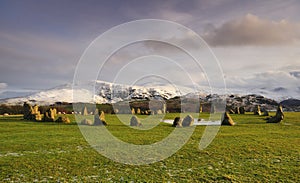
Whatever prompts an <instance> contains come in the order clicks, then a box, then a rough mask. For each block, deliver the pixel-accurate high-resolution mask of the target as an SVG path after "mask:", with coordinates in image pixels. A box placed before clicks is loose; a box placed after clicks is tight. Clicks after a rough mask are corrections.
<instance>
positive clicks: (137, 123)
mask: <svg viewBox="0 0 300 183" xmlns="http://www.w3.org/2000/svg"><path fill="white" fill-rule="evenodd" d="M130 126H142V123H141V122H140V120H139V119H138V118H137V117H136V116H132V117H131V119H130Z"/></svg>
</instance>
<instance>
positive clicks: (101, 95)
mask: <svg viewBox="0 0 300 183" xmlns="http://www.w3.org/2000/svg"><path fill="white" fill-rule="evenodd" d="M91 91H95V93H93V92H91ZM211 91H212V89H211V88H210V87H207V86H201V87H200V86H198V87H197V88H196V89H192V88H189V87H182V86H176V87H175V86H173V85H171V84H166V85H150V86H129V85H124V84H115V83H110V82H104V81H98V80H97V81H90V82H86V83H84V85H80V86H77V85H74V86H73V85H72V84H70V83H69V84H65V85H61V86H58V87H55V88H51V89H48V90H43V91H39V92H35V93H31V94H29V95H27V96H25V97H15V98H8V99H0V103H4V104H8V105H14V104H19V105H21V104H23V103H24V102H28V101H29V102H31V103H37V104H39V105H49V104H53V103H55V102H67V103H73V102H88V103H94V102H96V103H116V102H118V101H123V100H130V99H136V100H139V99H151V98H156V99H170V98H174V97H176V96H181V97H185V98H205V97H207V96H208V95H209V94H210V93H211ZM213 92H215V93H216V94H218V95H219V96H222V98H228V99H227V100H228V101H227V102H228V103H230V104H231V103H233V104H237V105H242V104H243V103H245V105H246V104H248V103H249V101H250V103H255V102H256V103H257V104H260V103H263V102H266V103H267V104H268V103H270V101H271V99H273V100H275V101H276V102H280V101H282V100H286V99H288V98H292V97H294V98H297V97H298V98H300V97H299V92H297V91H290V90H289V89H287V88H283V87H277V88H259V89H257V88H254V89H234V88H230V89H227V90H226V91H224V90H220V89H217V88H214V89H213ZM253 94H256V95H253ZM73 95H74V96H73ZM230 95H232V96H233V97H228V96H230ZM254 99H255V100H254ZM239 101H243V103H239ZM271 103H272V105H275V103H274V102H273V101H272V102H271Z"/></svg>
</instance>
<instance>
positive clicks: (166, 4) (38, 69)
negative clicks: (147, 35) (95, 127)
mask: <svg viewBox="0 0 300 183" xmlns="http://www.w3.org/2000/svg"><path fill="white" fill-rule="evenodd" d="M299 12H300V1H297V0H285V1H282V0H270V1H260V0H257V1H255V0H214V1H210V0H195V1H194V0H189V1H186V0H170V1H167V0H165V1H158V0H157V1H156V0H152V1H148V0H147V1H146V0H145V1H143V0H127V1H123V0H110V1H67V0H64V1H55V0H51V1H38V0H36V1H30V0H24V1H15V0H8V1H4V0H0V25H1V26H0V76H1V77H0V92H3V91H26V90H40V89H47V88H51V87H55V86H57V85H61V84H65V83H68V82H72V80H73V76H74V71H75V68H76V65H77V62H78V61H79V59H80V57H81V55H82V54H83V52H84V50H85V49H86V48H87V47H88V46H89V44H90V43H91V42H92V41H93V40H94V39H95V38H97V37H98V36H99V35H101V34H102V33H104V32H105V31H107V30H108V29H110V28H112V27H114V26H117V25H119V24H122V23H125V22H128V21H133V20H138V19H163V20H170V21H174V22H177V23H179V24H182V25H184V26H186V27H188V28H190V29H192V30H193V31H194V32H196V33H197V34H199V35H200V36H201V37H202V38H203V39H204V40H205V41H206V42H207V43H208V45H209V46H210V47H211V49H212V51H213V52H214V53H215V55H216V57H217V58H218V60H219V61H220V64H221V66H222V69H223V72H224V75H225V80H226V84H227V87H252V88H255V87H284V88H292V89H294V90H295V91H296V92H299V93H300V86H299V83H300V82H299V81H300V14H299ZM139 47H142V48H143V50H146V49H147V48H148V49H150V50H152V51H153V50H155V47H156V48H157V47H159V48H160V47H161V45H157V44H156V43H151V44H147V43H144V44H136V45H133V46H132V48H131V49H128V50H136V49H138V48H139ZM162 47H163V46H162ZM167 47H168V46H166V47H165V50H168V48H167ZM159 50H160V49H157V51H158V52H159ZM145 53H148V52H147V51H146V52H144V54H145ZM149 53H151V51H150V52H149ZM124 55H128V52H126V51H124V50H123V55H122V51H121V52H120V53H119V54H116V55H115V57H114V58H112V61H111V65H112V66H110V67H109V64H108V66H107V68H106V69H108V71H107V74H104V76H103V77H100V78H98V79H102V80H109V78H110V75H109V73H110V71H109V70H110V68H111V69H116V68H118V64H120V65H119V66H121V65H122V59H124ZM118 58H119V60H118V61H117V62H113V59H118ZM128 58H133V56H132V55H130V54H129V55H128V57H127V59H128ZM180 58H182V57H180ZM186 62H187V64H188V61H186ZM149 67H151V66H149ZM156 67H157V66H156ZM87 72H88V71H87Z"/></svg>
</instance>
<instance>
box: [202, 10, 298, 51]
mask: <svg viewBox="0 0 300 183" xmlns="http://www.w3.org/2000/svg"><path fill="white" fill-rule="evenodd" d="M203 37H204V39H205V40H206V41H207V42H208V43H209V44H210V45H213V46H241V45H262V46H269V45H275V46H280V45H290V44H294V43H296V42H299V41H300V24H299V23H292V22H289V21H287V20H281V21H271V20H268V19H262V18H259V17H257V16H255V15H252V14H247V15H246V16H245V17H243V18H241V19H236V20H231V21H228V22H226V23H224V24H223V25H222V26H220V27H216V28H213V27H211V26H210V27H209V31H208V32H206V33H205V34H204V35H203Z"/></svg>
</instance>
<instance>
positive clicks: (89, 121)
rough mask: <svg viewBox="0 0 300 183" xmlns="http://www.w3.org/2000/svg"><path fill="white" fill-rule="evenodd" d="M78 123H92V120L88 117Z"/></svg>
mask: <svg viewBox="0 0 300 183" xmlns="http://www.w3.org/2000/svg"><path fill="white" fill-rule="evenodd" d="M80 123H81V124H82V125H93V122H92V121H91V120H89V119H83V120H82V121H81V122H80Z"/></svg>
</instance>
